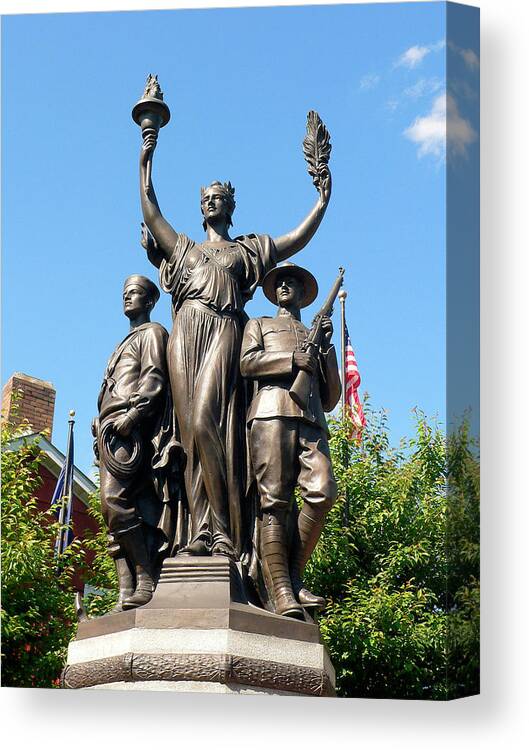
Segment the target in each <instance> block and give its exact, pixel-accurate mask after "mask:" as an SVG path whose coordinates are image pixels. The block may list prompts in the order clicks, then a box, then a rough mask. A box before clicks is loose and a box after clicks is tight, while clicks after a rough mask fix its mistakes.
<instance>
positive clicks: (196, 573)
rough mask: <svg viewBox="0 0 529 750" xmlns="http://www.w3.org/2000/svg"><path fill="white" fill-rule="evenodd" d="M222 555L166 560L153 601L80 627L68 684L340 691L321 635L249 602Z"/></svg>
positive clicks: (277, 691) (68, 669)
mask: <svg viewBox="0 0 529 750" xmlns="http://www.w3.org/2000/svg"><path fill="white" fill-rule="evenodd" d="M241 572H242V571H241V570H240V568H239V569H238V567H237V566H236V564H235V563H233V562H232V561H230V560H229V559H228V558H226V557H223V556H220V555H219V556H214V557H209V558H208V557H205V558H191V557H177V558H172V559H170V560H166V561H165V563H164V567H163V569H162V574H161V576H160V581H159V583H158V587H157V589H156V592H155V595H154V597H153V599H152V601H151V602H150V603H149V604H147V605H145V606H144V607H139V608H138V609H135V610H130V611H128V612H121V613H119V614H114V615H106V616H105V617H100V618H97V619H94V620H89V621H86V622H82V623H80V625H79V630H78V634H77V638H76V640H75V641H73V642H72V643H71V644H70V647H69V650H68V664H67V666H66V668H65V670H64V673H63V685H64V687H69V688H105V689H125V690H126V689H133V690H138V689H151V690H152V689H154V690H175V691H192V692H212V693H218V692H223V693H225V692H230V693H233V692H235V693H250V694H255V693H268V694H270V693H271V694H275V695H281V694H289V695H334V669H333V667H332V664H331V662H330V659H329V656H328V654H327V652H326V650H325V647H324V646H323V644H322V643H321V642H320V637H319V631H318V628H317V626H316V624H315V623H314V622H313V620H312V619H311V618H310V617H309V616H308V615H307V616H306V621H305V622H301V621H297V620H294V619H291V618H287V617H281V616H279V615H275V614H272V613H270V612H267V611H265V610H263V609H260V608H259V607H257V606H254V605H252V604H250V603H249V602H248V599H247V597H246V595H245V586H244V585H243V580H242V577H241Z"/></svg>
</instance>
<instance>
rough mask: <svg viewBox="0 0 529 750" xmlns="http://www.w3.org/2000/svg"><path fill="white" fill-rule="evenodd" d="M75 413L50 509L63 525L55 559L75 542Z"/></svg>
mask: <svg viewBox="0 0 529 750" xmlns="http://www.w3.org/2000/svg"><path fill="white" fill-rule="evenodd" d="M73 416H74V412H70V419H69V420H68V441H67V444H66V457H65V459H64V464H63V466H62V469H61V473H60V474H59V478H58V479H57V484H56V485H55V490H54V492H53V497H52V499H51V503H50V507H51V509H52V510H53V512H54V513H55V515H56V516H57V519H58V521H59V523H60V525H61V528H60V529H59V531H58V533H57V539H56V541H55V557H59V556H60V555H62V553H63V552H64V551H65V549H66V548H67V547H68V546H69V545H70V544H71V543H72V541H73V530H72V528H71V520H72V507H73V470H74V464H73V425H74V421H75V420H74V419H73Z"/></svg>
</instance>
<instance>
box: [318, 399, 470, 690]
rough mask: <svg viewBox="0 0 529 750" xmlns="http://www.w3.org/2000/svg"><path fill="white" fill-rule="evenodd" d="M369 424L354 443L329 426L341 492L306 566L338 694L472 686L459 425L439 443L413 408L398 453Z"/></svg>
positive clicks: (380, 427)
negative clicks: (412, 425) (408, 434)
mask: <svg viewBox="0 0 529 750" xmlns="http://www.w3.org/2000/svg"><path fill="white" fill-rule="evenodd" d="M368 421H369V425H368V427H367V429H366V432H365V435H364V439H363V441H362V443H361V444H360V445H358V444H357V443H351V442H350V441H349V440H348V430H349V429H350V425H349V424H341V423H335V424H333V425H332V437H331V451H332V454H333V464H334V468H335V473H336V477H337V480H338V484H339V488H340V496H339V500H338V502H337V503H336V505H335V507H334V508H333V509H332V511H331V513H330V514H329V517H328V522H327V524H326V527H325V530H324V533H323V535H322V538H321V540H320V543H319V544H318V547H317V549H316V551H315V554H314V555H313V557H312V560H311V562H310V563H309V566H308V569H307V580H308V582H309V585H310V586H311V587H313V590H315V591H317V592H318V593H321V594H323V595H324V596H326V597H327V599H328V600H329V604H328V607H327V608H326V610H325V611H324V612H323V614H322V615H321V616H320V619H319V624H320V629H321V632H322V636H323V638H324V641H325V642H326V644H327V646H328V648H329V651H330V654H331V658H332V661H333V664H334V666H335V668H336V672H337V691H338V694H339V695H342V696H349V697H372V698H390V697H394V698H425V699H426V698H430V699H432V698H433V699H447V698H452V697H459V696H462V695H469V694H472V693H475V692H477V690H478V689H479V677H478V674H479V582H478V581H479V467H478V461H477V458H476V456H475V453H474V451H473V446H472V444H471V441H470V439H469V436H468V432H467V430H466V428H465V427H463V428H462V429H461V430H460V431H459V433H457V434H456V435H454V436H453V437H451V438H450V440H449V441H448V442H447V441H446V440H445V438H444V435H443V433H442V432H441V431H440V429H438V428H437V427H435V426H431V425H429V424H428V422H427V420H426V419H425V418H424V417H423V416H422V415H420V414H417V423H416V435H415V436H414V437H413V438H411V439H409V440H403V441H402V442H401V445H400V448H399V449H397V450H395V449H391V448H390V446H389V441H388V434H387V428H386V417H385V415H384V414H383V413H382V414H379V415H374V414H370V415H369V420H368ZM346 505H348V509H347V510H346ZM347 518H349V522H348V523H346V519H347Z"/></svg>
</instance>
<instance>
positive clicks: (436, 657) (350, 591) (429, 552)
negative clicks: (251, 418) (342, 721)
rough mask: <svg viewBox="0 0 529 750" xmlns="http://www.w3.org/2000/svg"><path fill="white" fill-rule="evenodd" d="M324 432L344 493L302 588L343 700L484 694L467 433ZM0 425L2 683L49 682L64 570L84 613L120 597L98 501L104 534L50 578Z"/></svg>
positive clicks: (77, 548)
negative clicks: (318, 609) (311, 594)
mask: <svg viewBox="0 0 529 750" xmlns="http://www.w3.org/2000/svg"><path fill="white" fill-rule="evenodd" d="M349 429H350V425H349V424H347V423H345V424H344V423H340V422H335V423H334V424H332V425H331V451H332V455H333V465H334V470H335V474H336V477H337V480H338V484H339V488H340V494H339V499H338V501H337V503H336V505H335V506H334V508H333V509H332V510H331V512H330V514H329V516H328V520H327V523H326V526H325V529H324V532H323V534H322V538H321V540H320V542H319V544H318V546H317V548H316V551H315V553H314V555H313V557H312V559H311V561H310V562H309V565H308V568H307V572H306V580H307V583H308V585H309V586H310V587H311V588H312V590H313V591H315V592H317V593H320V594H323V595H324V596H325V597H326V598H327V599H328V602H329V604H328V606H327V608H326V610H325V611H324V612H323V613H322V614H321V616H320V618H319V625H320V629H321V632H322V636H323V639H324V641H325V643H326V645H327V647H328V649H329V651H330V655H331V659H332V661H333V664H334V666H335V668H336V674H337V692H338V695H341V696H348V697H373V698H375V697H376V698H424V699H428V698H430V699H447V698H454V697H460V696H463V695H470V694H473V693H476V692H478V690H479V465H478V458H477V453H476V448H475V446H474V445H473V443H472V440H471V439H470V437H469V435H468V432H467V430H466V427H465V426H464V425H463V426H462V428H461V429H460V430H459V432H457V434H454V435H453V436H452V437H451V438H450V439H449V440H448V441H447V440H446V439H445V436H444V434H443V433H442V431H441V430H440V429H438V428H437V427H436V426H435V425H432V424H430V423H428V421H427V420H426V419H425V418H424V417H423V416H422V415H421V414H417V420H416V433H415V435H414V436H413V437H412V438H410V439H407V440H403V441H402V443H401V445H400V447H399V448H398V449H392V448H391V447H390V445H389V440H388V433H387V426H386V418H385V415H384V414H383V413H382V414H378V415H377V414H372V413H371V414H369V415H368V427H367V428H366V431H365V435H364V439H363V441H362V443H361V444H357V443H355V442H353V443H351V441H350V440H349V439H348V431H349ZM15 436H16V432H15V431H14V430H13V428H12V426H10V425H8V424H4V426H3V428H2V445H3V450H2V480H3V482H2V484H3V487H2V494H3V507H2V521H3V525H2V569H3V570H2V573H3V575H2V662H3V678H2V682H3V684H4V685H6V686H17V687H32V686H33V687H52V686H54V685H57V684H58V678H59V675H60V672H61V670H62V667H63V666H64V663H65V660H66V650H67V646H68V643H69V641H70V640H71V639H72V638H73V637H74V634H75V629H76V613H75V605H74V590H73V587H72V574H73V571H74V568H77V569H79V568H83V565H84V559H85V552H86V551H87V550H91V551H92V552H93V553H94V560H93V562H92V563H91V565H90V569H87V568H86V567H84V568H83V569H84V580H85V581H86V582H87V583H88V584H90V586H91V593H90V594H89V595H88V596H87V597H85V604H86V607H87V610H88V613H89V615H90V616H98V615H101V614H104V613H105V612H108V611H109V609H111V607H112V606H113V604H114V601H115V599H116V596H117V582H116V575H115V569H114V563H113V561H112V560H111V559H110V557H109V556H108V555H107V552H106V530H105V526H104V523H103V521H102V518H101V515H100V509H99V508H100V501H99V497H98V495H97V494H96V495H94V496H93V497H92V499H91V507H90V513H91V514H92V515H93V516H94V517H95V518H96V519H97V520H98V525H99V529H100V531H99V532H97V533H96V534H93V535H90V536H88V538H86V539H85V540H84V541H83V542H82V543H81V542H79V541H75V542H74V543H73V544H72V545H71V547H69V549H68V550H67V552H66V554H65V555H64V556H63V558H62V560H61V564H60V566H59V570H58V569H57V560H56V559H55V557H54V550H53V544H54V540H55V538H56V534H57V531H58V524H57V522H56V520H55V517H54V516H53V515H51V514H50V513H49V512H46V513H43V512H40V511H39V510H38V508H37V503H36V499H35V493H36V491H37V488H38V484H39V481H40V480H39V477H38V467H39V461H40V458H39V449H38V446H37V445H35V444H34V443H32V444H31V443H23V444H22V446H21V447H20V448H19V449H18V450H17V451H10V450H5V448H6V447H7V446H8V444H9V441H10V440H12V439H13V438H14V437H15Z"/></svg>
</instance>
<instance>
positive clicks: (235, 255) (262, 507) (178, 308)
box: [94, 113, 341, 619]
mask: <svg viewBox="0 0 529 750" xmlns="http://www.w3.org/2000/svg"><path fill="white" fill-rule="evenodd" d="M311 115H312V116H313V118H314V116H315V114H314V113H311ZM315 117H317V115H316V116H315ZM313 124H314V120H313ZM317 124H319V125H321V128H323V131H324V133H325V134H326V136H327V140H328V134H327V132H326V129H325V128H324V126H323V124H322V123H321V121H320V120H319V118H318V120H317ZM142 132H143V144H142V149H141V156H140V194H141V205H142V210H143V218H144V224H143V231H142V245H143V247H144V248H145V250H146V251H147V255H148V257H149V260H150V261H151V262H152V263H153V265H155V266H156V267H157V268H158V269H159V283H160V286H161V288H162V289H163V291H164V292H167V293H168V294H170V296H171V302H172V313H173V327H172V330H171V332H170V333H167V331H166V330H165V329H164V328H163V327H162V326H161V325H160V324H158V323H155V322H152V321H151V320H150V316H151V312H152V309H153V307H154V305H155V304H156V302H157V301H158V299H159V296H160V293H159V291H158V287H157V286H156V285H155V284H154V283H153V282H152V281H150V280H149V279H147V278H146V277H144V276H139V275H133V276H129V277H128V278H127V279H126V280H125V284H124V288H123V306H124V313H125V315H126V316H127V318H128V319H129V321H130V331H129V333H128V335H127V336H126V337H125V339H124V340H123V341H122V342H121V343H120V344H119V345H118V347H117V348H116V350H115V351H114V353H113V354H112V356H111V358H110V361H109V363H108V366H107V369H106V372H105V375H104V379H103V384H102V387H101V392H100V395H99V401H98V409H99V417H98V419H97V420H95V423H94V436H95V447H96V454H97V456H98V460H99V466H100V482H101V503H102V511H103V515H104V518H105V521H106V523H107V525H108V531H109V552H110V554H111V555H112V556H113V558H114V559H115V562H116V569H117V574H118V579H119V599H118V602H117V604H116V607H115V609H114V610H113V611H114V612H120V611H123V610H127V609H132V608H134V607H138V606H142V605H144V604H147V603H148V602H149V601H150V599H151V598H152V595H153V592H154V589H155V585H156V580H157V576H158V574H159V571H160V567H161V564H162V562H163V559H164V558H165V557H167V556H174V555H186V556H191V557H193V556H204V555H225V556H227V557H229V558H231V559H233V560H235V561H237V562H240V563H241V565H242V569H243V571H244V574H245V577H246V580H247V581H248V582H249V585H251V586H252V587H253V594H254V600H256V601H259V603H260V604H261V606H263V607H265V608H266V609H268V610H270V611H272V612H275V613H276V614H278V615H284V616H288V617H294V618H299V619H303V618H304V609H309V611H310V609H311V608H312V609H317V608H321V607H323V606H324V604H325V602H324V600H323V599H322V598H321V597H319V596H317V595H315V594H313V593H312V592H310V591H309V590H308V589H307V588H306V587H305V586H304V584H303V569H304V567H305V564H306V562H307V561H308V559H309V557H310V555H311V554H312V551H313V549H314V547H315V545H316V543H317V541H318V538H319V536H320V534H321V531H322V528H323V524H324V519H325V515H326V513H327V512H328V510H329V509H330V508H331V506H332V504H333V502H334V500H335V497H336V483H335V480H334V477H333V473H332V467H331V460H330V455H329V447H328V431H327V423H326V419H325V414H324V412H326V411H331V410H332V409H333V408H334V407H335V406H336V404H337V402H338V400H339V398H340V393H341V385H340V378H339V371H338V365H337V358H336V352H335V349H334V346H333V344H332V323H331V321H330V318H329V317H327V316H324V317H323V318H322V320H321V321H320V323H321V337H320V343H319V346H318V348H317V350H316V351H315V350H314V348H313V349H307V347H306V346H305V343H306V340H307V335H308V333H309V332H308V329H307V328H306V327H305V326H304V325H303V323H302V322H301V317H300V310H301V309H302V308H303V307H306V306H307V305H309V304H311V303H312V302H313V301H314V299H315V298H316V295H317V283H316V280H315V278H314V277H313V275H312V274H311V273H310V272H309V271H307V270H305V269H303V268H301V267H299V266H297V265H294V264H292V263H288V262H287V263H285V262H284V261H286V259H287V258H289V257H291V256H292V255H294V254H295V253H297V252H298V251H299V250H301V249H302V248H303V247H305V245H306V244H307V243H308V242H309V241H310V239H311V238H312V237H313V235H314V233H315V232H316V230H317V228H318V226H319V224H320V222H321V220H322V218H323V215H324V213H325V210H326V208H327V205H328V203H329V199H330V194H331V177H330V172H329V169H328V166H327V161H328V152H329V151H330V144H329V145H328V147H327V159H326V160H325V159H323V160H322V159H321V158H320V161H319V163H316V165H315V170H314V171H311V168H310V159H309V158H307V147H306V144H304V147H305V151H306V158H307V161H309V172H310V173H311V174H313V181H314V184H315V185H316V187H317V189H318V200H317V202H316V204H315V205H314V207H313V208H312V210H311V211H310V213H309V214H308V215H307V216H306V217H305V218H304V219H303V221H302V222H301V223H300V224H299V226H297V227H296V228H295V229H294V230H293V231H292V232H289V233H288V234H285V235H283V236H281V237H277V238H275V239H273V238H271V237H269V236H267V235H254V234H248V235H243V236H238V237H235V238H233V239H232V238H231V237H230V235H229V228H230V226H231V224H232V215H233V211H234V209H235V195H234V189H233V187H232V186H231V184H230V183H225V184H223V183H220V182H214V183H212V184H211V185H210V186H209V187H207V188H205V189H203V190H202V191H201V192H202V194H201V211H202V215H203V219H204V221H203V226H204V229H205V233H206V236H205V239H204V241H203V242H200V243H199V242H194V241H193V240H191V239H190V238H189V237H187V236H186V235H184V234H181V233H177V232H175V231H174V229H173V228H172V226H171V225H170V224H169V223H168V222H167V221H166V219H165V218H164V216H163V215H162V213H161V211H160V208H159V205H158V201H157V198H156V195H155V192H154V188H153V185H152V178H151V166H152V157H153V153H154V150H155V147H156V142H157V131H156V130H155V129H153V128H143V129H142ZM320 134H321V131H320ZM309 135H310V133H309ZM317 135H318V134H316V131H314V138H316V137H317ZM306 142H307V139H306ZM309 147H310V144H309ZM279 264H281V265H279ZM259 286H261V287H262V290H263V292H264V294H265V296H266V297H267V299H269V300H270V302H271V303H272V304H274V305H277V307H278V309H277V314H276V315H275V317H262V318H256V319H253V320H248V318H247V316H246V314H245V312H244V306H245V303H246V302H247V301H248V300H249V299H251V298H252V297H253V295H254V293H255V292H256V290H257V288H258V287H259ZM300 372H304V373H306V374H307V376H308V379H309V381H310V384H311V385H310V394H309V398H308V401H307V403H306V404H303V405H302V406H300V405H299V404H298V403H296V401H295V400H294V399H293V398H292V396H291V395H290V392H289V391H290V389H291V387H292V384H293V382H294V381H295V379H296V377H297V375H298V373H300ZM296 486H299V488H300V493H301V497H302V499H303V505H302V507H301V509H298V507H297V504H296V502H295V500H294V490H295V488H296Z"/></svg>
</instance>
